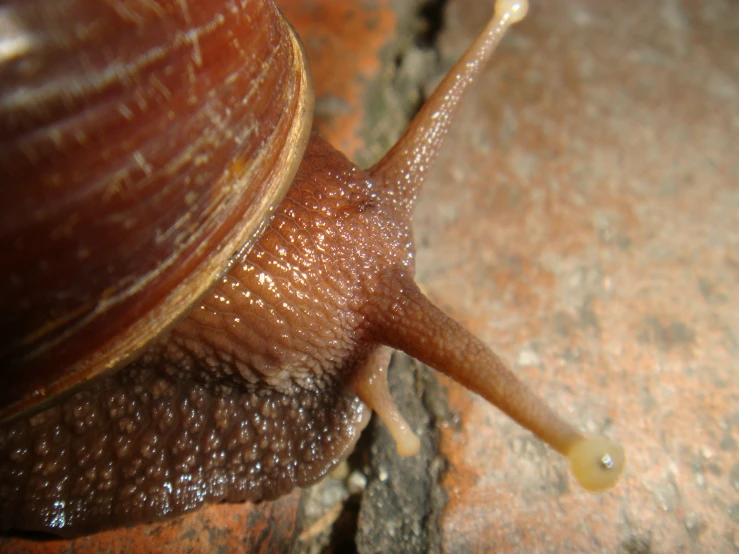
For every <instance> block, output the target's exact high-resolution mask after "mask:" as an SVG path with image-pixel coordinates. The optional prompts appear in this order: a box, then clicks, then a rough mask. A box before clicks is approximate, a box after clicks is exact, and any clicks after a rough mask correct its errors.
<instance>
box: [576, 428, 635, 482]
mask: <svg viewBox="0 0 739 554" xmlns="http://www.w3.org/2000/svg"><path fill="white" fill-rule="evenodd" d="M567 458H568V459H569V460H570V469H571V471H572V474H573V475H574V476H575V479H577V481H578V482H579V483H580V485H581V486H582V487H583V488H584V489H586V490H588V491H590V492H600V491H604V490H607V489H610V488H611V487H613V486H614V485H615V484H616V483H617V482H618V480H619V478H620V477H621V474H622V473H623V471H624V467H625V466H626V453H625V452H624V449H623V447H622V446H621V445H619V444H616V443H615V442H612V441H610V440H608V439H605V438H603V437H590V438H583V439H581V440H579V441H578V442H576V443H575V444H574V445H573V446H572V448H570V450H569V452H568V453H567Z"/></svg>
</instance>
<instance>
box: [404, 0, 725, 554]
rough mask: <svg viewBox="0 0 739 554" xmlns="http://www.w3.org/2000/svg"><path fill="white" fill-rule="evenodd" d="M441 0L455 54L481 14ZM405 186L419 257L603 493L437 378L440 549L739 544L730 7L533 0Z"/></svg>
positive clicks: (450, 304)
mask: <svg viewBox="0 0 739 554" xmlns="http://www.w3.org/2000/svg"><path fill="white" fill-rule="evenodd" d="M484 4H485V3H482V2H477V1H474V0H452V1H451V2H450V4H449V6H448V11H447V18H446V23H447V26H448V27H447V31H446V32H445V34H444V35H443V36H442V39H441V45H442V53H443V55H444V56H445V57H449V58H450V59H454V58H456V57H457V55H458V54H459V52H460V51H461V48H463V47H465V46H466V45H467V44H468V43H469V41H470V39H471V37H472V36H473V35H474V33H475V32H476V31H477V29H479V26H480V22H481V21H482V20H484V18H485V17H486V16H487V14H488V13H489V12H490V8H489V7H486V6H485V5H484ZM532 4H533V5H532V8H531V11H530V13H529V17H528V18H527V19H526V20H525V21H524V22H523V23H522V24H521V25H520V26H518V27H516V28H515V30H514V32H513V34H512V35H511V36H509V37H508V38H507V39H506V41H505V43H504V44H503V47H502V49H501V51H500V52H499V54H498V55H497V56H496V58H495V60H494V61H493V62H492V63H491V64H490V66H489V67H488V69H487V70H486V72H485V75H484V76H483V78H482V81H481V82H480V83H478V86H476V88H475V90H474V91H473V93H472V95H471V98H469V101H468V103H467V105H466V106H465V108H464V113H463V115H462V118H461V121H459V122H458V124H457V125H456V126H455V128H454V132H453V136H452V138H451V142H452V145H451V146H450V147H449V148H447V149H446V150H445V151H444V153H443V155H442V156H441V159H440V160H439V164H438V168H437V169H436V171H435V174H434V177H433V179H432V182H431V183H429V184H428V186H427V187H426V189H425V191H424V192H423V195H422V197H421V199H420V205H419V207H418V214H417V217H416V228H417V233H418V237H417V238H418V242H419V243H420V244H421V245H422V246H421V248H420V252H419V257H418V258H419V262H418V275H419V280H420V281H421V283H422V284H423V285H424V287H425V290H426V291H427V293H428V294H429V295H430V296H431V297H432V298H433V299H434V300H435V301H437V302H438V303H439V304H440V305H442V306H443V307H445V308H446V309H447V310H449V311H450V312H451V313H452V314H454V315H455V316H456V317H458V318H459V319H460V320H461V321H463V322H464V323H465V324H467V325H468V326H469V327H471V328H472V330H473V331H474V332H475V333H476V334H477V335H478V336H480V337H481V338H482V339H483V340H485V341H486V342H488V343H489V344H490V345H491V346H492V347H493V348H494V349H496V350H497V351H498V352H499V353H500V354H501V355H502V356H503V357H504V358H505V359H507V360H508V361H509V362H510V363H511V364H512V365H513V366H514V368H515V369H516V370H517V371H518V372H519V374H520V375H521V376H522V377H523V378H524V379H525V380H526V381H527V382H528V383H529V384H530V385H532V386H533V387H534V388H535V389H536V390H537V391H538V392H539V393H540V394H541V395H542V396H544V397H545V398H546V399H547V400H548V401H549V402H551V403H552V404H553V406H554V407H555V408H556V409H557V410H558V411H559V412H560V413H562V414H563V415H565V416H567V417H568V418H569V419H571V420H572V421H573V422H575V423H576V424H578V425H579V426H580V427H582V428H583V429H584V430H586V431H588V432H597V433H601V432H605V433H606V434H607V435H609V436H611V437H613V438H614V439H616V440H618V441H621V442H622V443H623V444H624V445H625V446H626V448H627V451H628V466H627V470H626V475H625V476H624V479H623V481H622V482H621V483H620V484H619V485H618V487H617V488H616V489H615V490H613V491H611V492H608V493H605V494H602V495H595V496H594V495H590V494H588V493H585V492H583V491H581V490H579V489H578V487H577V485H576V484H575V483H574V482H573V481H572V479H571V478H570V477H569V476H568V475H567V468H566V463H565V461H564V460H562V459H560V458H559V457H558V456H557V455H555V454H554V453H553V452H552V451H550V450H548V449H546V448H544V447H542V446H541V445H540V444H538V443H536V442H535V441H533V440H532V439H531V437H530V435H529V434H528V433H526V432H525V431H523V430H521V429H520V428H518V427H517V426H516V425H515V424H513V423H511V422H510V421H508V420H506V419H505V418H504V417H503V416H501V415H500V414H499V413H497V412H496V411H495V410H494V409H493V408H490V407H489V406H487V405H486V404H485V403H484V402H483V401H482V400H480V399H479V398H476V397H472V395H470V394H468V393H467V392H465V391H463V390H461V389H460V387H458V386H456V385H454V384H449V393H450V397H451V402H452V407H453V408H454V409H456V410H457V411H458V413H459V414H460V417H461V424H460V426H459V427H454V428H448V429H447V430H446V431H445V433H444V438H443V444H442V448H443V452H444V454H445V455H446V457H447V458H448V460H449V462H450V469H449V471H448V473H447V475H446V478H445V480H444V485H445V487H446V488H447V491H448V494H449V504H448V506H447V509H446V513H445V516H444V520H443V532H444V546H445V548H446V550H447V551H448V552H454V553H461V552H501V553H507V552H659V553H674V552H736V551H737V549H739V529H738V528H737V523H738V522H739V515H738V514H739V493H738V489H739V456H738V455H737V447H736V442H737V440H739V408H737V406H738V405H739V404H737V398H738V397H739V378H738V377H737V375H738V374H737V372H738V371H739V368H738V367H737V354H738V353H739V347H738V346H737V345H738V344H739V343H738V342H737V340H738V339H739V315H737V314H739V303H738V302H737V296H736V294H735V293H732V292H731V290H739V289H737V282H738V281H739V263H738V262H739V188H738V186H739V156H737V154H739V146H738V145H739V116H738V115H737V114H739V64H738V63H737V60H738V59H739V58H738V57H737V54H738V53H739V5H737V4H736V3H731V2H721V1H718V0H715V1H706V2H699V1H697V0H695V1H685V2H672V1H667V0H664V1H658V2H639V1H636V0H633V1H621V0H619V1H616V0H612V1H608V2H585V1H580V0H563V1H560V2H537V1H535V0H534V1H533V2H532Z"/></svg>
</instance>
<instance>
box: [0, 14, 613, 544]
mask: <svg viewBox="0 0 739 554" xmlns="http://www.w3.org/2000/svg"><path fill="white" fill-rule="evenodd" d="M527 9H528V5H527V2H525V1H523V0H518V1H516V0H506V1H499V2H498V3H497V4H496V7H495V16H494V17H493V18H492V19H491V21H490V23H489V24H488V25H487V27H486V28H485V29H484V30H483V32H482V33H481V35H480V36H479V37H478V38H477V39H476V40H475V41H474V42H473V44H472V45H471V46H470V48H469V49H468V50H467V52H466V53H465V54H464V55H463V56H462V58H461V59H460V60H459V61H458V62H457V64H456V65H455V66H454V68H452V70H451V71H450V72H449V73H448V74H447V76H446V77H445V78H444V79H443V81H442V82H441V83H440V84H439V86H438V87H437V89H436V91H434V93H433V94H432V96H431V97H430V98H429V99H428V101H427V102H426V103H425V104H424V106H423V107H422V108H421V110H420V111H419V113H418V114H417V115H416V116H415V118H414V119H413V121H412V122H411V124H410V125H409V127H408V129H407V130H406V132H405V133H404V135H403V136H402V137H401V139H400V140H399V141H398V142H397V143H396V144H395V145H394V146H393V147H392V148H391V149H390V151H389V152H388V153H387V154H386V155H385V156H384V157H383V158H382V159H381V160H380V161H379V162H378V163H377V164H375V165H374V166H373V167H372V168H370V169H368V170H367V171H362V170H359V169H358V168H356V166H354V165H353V164H352V163H351V162H350V161H349V160H347V159H346V158H345V157H344V156H343V155H341V154H340V153H339V152H337V151H336V150H334V149H333V148H332V147H331V146H330V145H329V144H327V143H326V142H325V141H324V140H323V139H321V138H320V137H319V136H317V135H315V134H313V135H310V138H308V139H307V145H305V156H304V157H303V158H302V161H301V162H300V165H299V167H298V168H297V171H296V174H295V178H294V181H293V183H292V185H291V186H290V188H289V190H288V191H287V193H286V196H285V197H284V199H283V200H282V202H281V203H280V204H279V205H278V206H277V208H276V211H275V213H274V215H273V216H272V217H271V219H270V220H269V223H268V224H267V225H266V227H265V228H264V230H263V232H262V233H261V235H259V236H258V238H257V239H256V242H255V243H254V244H253V246H251V247H250V248H247V249H244V251H242V252H240V253H239V254H238V255H237V256H236V257H235V258H234V259H233V260H232V263H231V264H230V267H229V268H228V270H227V271H226V272H225V273H224V274H223V275H222V276H221V277H220V278H219V280H218V281H217V282H216V283H215V284H214V285H213V286H212V287H211V288H210V290H209V291H208V292H207V293H206V294H205V296H203V297H202V298H201V299H200V301H199V302H198V304H196V305H195V307H194V309H193V310H192V311H191V312H190V313H189V314H188V315H186V316H185V317H184V318H183V319H181V320H180V321H179V322H177V323H176V324H175V325H174V326H173V327H172V328H171V329H169V330H168V331H167V332H166V333H164V334H163V335H161V336H159V337H157V338H156V339H155V340H154V341H153V342H152V343H151V344H150V345H148V346H147V347H146V348H145V349H144V350H143V352H142V353H141V354H140V355H139V356H138V357H137V358H136V359H134V360H133V361H132V362H131V363H130V364H129V365H127V366H125V367H123V368H122V369H120V370H118V371H116V372H114V373H111V374H110V375H101V376H100V377H99V378H97V379H93V380H91V381H90V382H89V383H86V384H85V385H86V386H84V387H81V388H80V390H79V391H75V393H74V394H72V395H71V396H63V395H62V396H60V397H59V399H58V400H59V401H58V402H57V403H56V404H54V405H51V406H45V407H43V408H42V409H41V411H37V412H34V413H31V414H25V415H24V414H21V415H20V416H18V417H16V418H15V419H11V420H9V421H6V422H4V423H2V424H1V425H0V476H2V482H3V483H5V486H4V487H3V488H2V489H0V526H1V527H2V528H20V529H32V530H41V531H47V532H53V533H57V534H61V535H67V536H73V535H78V534H81V533H87V532H93V531H97V530H99V529H103V528H105V527H109V526H115V525H123V524H134V523H139V522H145V521H153V520H157V519H162V518H166V517H173V516H176V515H179V514H182V513H185V512H188V511H191V510H194V509H196V508H198V507H199V506H202V505H203V504H205V503H209V502H222V501H228V502H239V501H246V500H248V501H255V502H256V501H261V500H268V499H272V498H276V497H277V496H280V495H282V494H286V493H287V492H289V491H290V490H291V489H292V488H293V487H294V486H306V485H309V484H311V483H313V482H315V481H316V480H317V479H319V478H320V477H322V476H323V475H325V474H326V472H328V471H329V470H330V469H331V468H332V467H333V466H334V465H335V464H336V463H338V461H340V460H341V459H342V458H344V457H346V455H347V454H348V452H349V451H350V450H351V448H352V447H353V445H354V443H355V442H356V440H357V437H358V435H359V432H360V431H361V429H362V428H363V427H364V426H365V425H366V422H367V419H368V412H367V410H366V408H365V406H366V407H368V408H370V409H371V410H373V411H375V412H376V413H377V414H378V416H379V417H380V418H381V419H382V421H383V422H384V423H385V425H387V427H388V429H389V430H390V432H391V434H392V436H393V438H394V439H395V441H396V444H397V449H398V453H399V454H400V455H403V456H409V455H413V454H415V453H416V452H417V451H418V449H419V440H418V437H416V436H415V434H414V433H413V431H412V429H411V428H410V426H409V425H408V423H407V422H406V421H405V420H404V418H403V416H402V415H401V413H400V411H399V410H398V408H397V407H396V406H395V403H394V401H393V399H392V397H391V395H390V392H389V390H388V385H387V366H388V362H389V358H390V353H391V348H395V349H398V350H402V351H404V352H406V353H407V354H409V355H411V356H413V357H415V358H416V359H418V360H420V361H421V362H423V363H425V364H427V365H429V366H431V367H433V368H434V369H436V370H437V371H441V372H442V373H444V374H446V375H448V376H449V377H451V378H452V379H454V380H456V381H458V382H459V383H461V384H462V385H464V386H465V387H467V388H468V389H469V390H471V391H473V392H475V393H477V394H479V395H481V396H482V397H483V398H485V399H486V400H487V401H489V402H490V403H491V404H493V405H495V406H497V407H498V408H499V409H501V410H502V411H503V412H505V413H506V414H507V415H509V416H510V417H511V418H513V419H514V420H515V421H517V422H518V423H519V424H521V425H522V426H523V427H525V428H527V429H529V430H531V431H532V432H533V433H534V434H535V435H536V436H538V437H539V438H540V439H541V440H543V441H545V442H546V443H547V444H549V445H550V446H551V447H552V448H554V449H555V450H557V451H558V452H560V453H561V454H562V455H564V456H566V457H568V459H569V461H570V467H571V470H572V473H573V475H574V476H575V477H576V479H577V480H578V481H579V482H580V483H581V485H582V486H583V487H584V488H586V489H588V490H593V491H597V490H604V489H607V488H609V487H611V486H613V484H615V482H616V481H617V480H618V478H619V476H620V474H621V473H622V471H623V467H624V464H625V457H624V453H623V450H622V449H621V447H620V446H618V445H616V444H614V443H612V442H610V441H608V440H606V439H602V438H587V437H585V436H583V435H582V434H581V433H580V432H578V431H577V430H576V429H574V428H573V427H572V426H571V425H570V424H568V423H566V422H565V421H563V420H562V419H560V418H559V417H558V416H557V415H556V414H554V413H553V412H552V411H551V410H550V409H549V408H548V407H547V406H546V405H545V404H544V403H543V401H542V400H540V399H539V398H538V397H536V396H535V395H534V394H533V393H532V392H531V391H530V390H529V389H528V388H527V387H526V386H525V385H523V384H522V383H521V382H520V381H519V380H518V379H517V378H516V377H515V376H514V375H513V373H512V372H511V371H510V370H509V369H508V368H507V367H506V366H505V364H504V363H503V362H502V361H501V360H500V359H499V358H498V357H497V356H496V355H495V354H494V353H493V352H492V351H491V350H490V349H489V348H488V347H487V346H485V345H484V344H483V343H482V342H481V341H480V340H478V339H477V338H475V337H474V336H472V335H471V334H470V333H469V332H468V331H467V330H465V329H464V328H463V327H462V326H461V325H459V324H458V323H456V322H455V321H453V320H452V319H451V318H449V317H448V316H447V315H446V314H444V313H443V312H442V311H441V310H439V309H438V308H437V307H436V306H434V305H433V304H432V303H431V302H430V301H429V300H428V299H427V298H426V297H425V296H424V295H423V294H422V292H421V291H420V290H419V288H418V287H417V285H416V283H415V282H414V261H415V254H414V247H413V238H412V234H411V230H410V227H411V212H412V210H413V206H414V203H415V200H416V196H417V194H418V192H419V190H420V187H421V185H422V184H423V181H424V178H425V177H426V175H427V173H428V171H429V169H430V167H431V165H432V164H433V162H434V160H435V158H436V156H437V153H438V151H439V148H440V147H441V144H442V141H443V139H444V137H445V135H446V133H447V130H448V128H449V126H450V125H451V123H452V120H453V118H454V114H455V113H456V111H457V108H458V106H459V103H460V101H461V99H462V97H463V95H464V93H465V92H466V90H467V89H468V88H469V86H470V85H471V84H472V83H473V82H474V80H475V78H476V76H477V75H478V74H479V72H480V71H481V69H482V67H483V65H484V63H485V62H486V60H487V59H488V58H489V57H490V55H491V54H492V52H493V51H494V49H495V47H496V46H497V44H498V43H499V41H500V40H501V38H502V36H503V34H504V32H505V31H506V30H507V28H508V27H509V26H510V25H512V24H513V23H516V22H517V21H520V20H521V19H522V18H523V17H524V15H525V14H526V11H527ZM357 396H358V397H359V398H357ZM360 399H361V402H360Z"/></svg>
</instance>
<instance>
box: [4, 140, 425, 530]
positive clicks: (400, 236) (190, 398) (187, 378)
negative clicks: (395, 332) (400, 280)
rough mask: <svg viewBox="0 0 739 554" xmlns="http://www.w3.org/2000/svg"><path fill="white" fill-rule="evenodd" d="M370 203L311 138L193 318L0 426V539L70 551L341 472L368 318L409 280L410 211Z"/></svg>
mask: <svg viewBox="0 0 739 554" xmlns="http://www.w3.org/2000/svg"><path fill="white" fill-rule="evenodd" d="M374 189H375V185H373V183H372V182H371V181H370V180H369V178H368V176H367V175H366V174H364V173H363V172H361V171H360V170H358V169H356V168H355V167H354V166H353V165H352V164H351V163H350V162H348V161H347V160H346V158H344V157H343V156H342V155H341V154H339V153H338V152H336V151H335V150H333V149H332V148H331V147H330V146H329V145H328V144H326V143H325V142H324V141H322V140H321V139H319V138H318V137H315V136H314V137H313V138H312V139H311V142H310V144H309V146H308V152H307V155H306V156H305V158H304V160H303V162H302V164H301V166H300V169H299V171H298V175H297V177H296V180H295V183H294V185H293V186H292V187H291V189H290V191H289V193H288V196H287V197H286V198H285V200H284V201H283V202H282V203H281V205H280V206H279V208H278V211H277V213H276V214H275V216H274V218H273V219H272V221H271V223H270V225H269V226H268V227H267V229H266V230H265V232H264V234H263V235H262V236H261V238H260V240H259V241H258V242H257V244H256V245H255V247H254V248H253V249H252V250H251V251H250V252H249V253H248V254H247V255H246V256H245V257H244V258H243V259H242V260H240V261H239V263H237V264H235V265H234V266H233V268H232V269H231V271H230V272H229V273H228V274H227V275H226V276H225V277H224V278H223V279H222V281H221V282H220V283H219V284H218V285H217V286H216V287H215V288H214V289H213V291H212V292H211V293H209V294H208V296H207V297H206V298H204V299H203V301H202V304H201V306H200V308H198V309H196V310H195V311H194V312H193V313H192V314H191V315H190V316H189V317H188V318H187V319H185V320H183V321H182V322H180V324H179V325H178V326H177V327H175V328H174V329H173V330H172V331H171V332H170V333H169V334H168V335H167V336H165V337H164V338H163V339H162V340H161V341H159V342H158V343H157V344H155V345H154V346H153V347H152V348H150V349H149V351H147V352H146V353H145V355H144V356H143V357H142V358H140V359H139V360H138V361H137V362H135V363H134V364H132V365H131V366H129V367H127V368H125V369H124V370H122V371H120V372H118V373H116V374H114V375H110V376H107V377H105V378H103V379H101V380H98V381H96V382H94V383H92V384H91V386H88V387H87V389H85V390H81V391H79V392H77V393H76V394H75V395H74V396H71V397H69V398H67V399H66V400H65V401H64V402H63V403H61V404H58V405H56V406H54V407H52V408H48V409H46V410H45V411H42V412H40V413H37V414H35V415H32V416H24V417H23V419H22V420H16V421H12V422H9V423H6V424H4V425H3V426H2V427H0V522H1V524H2V526H3V527H4V528H9V527H10V528H17V529H27V530H29V529H30V530H39V531H48V532H53V533H55V534H60V535H66V536H72V535H76V534H80V533H86V532H90V531H93V530H99V529H102V528H105V527H110V526H116V525H121V524H133V523H138V522H145V521H152V520H158V519H162V518H165V517H172V516H176V515H179V514H182V513H184V512H187V511H190V510H193V509H195V508H197V507H199V506H201V505H202V504H204V503H207V502H219V501H231V502H233V501H244V500H250V501H259V500H263V499H270V498H275V497H277V496H279V495H281V494H284V493H286V492H288V491H289V490H290V489H292V488H293V487H294V486H304V485H307V484H310V483H312V482H314V481H315V480H317V479H318V478H319V477H321V476H322V475H324V474H325V473H326V472H327V471H328V470H329V469H330V468H331V467H332V466H333V465H335V464H336V463H337V461H338V460H340V459H341V458H343V457H344V456H345V455H346V454H347V451H348V450H349V449H350V448H351V447H352V446H353V444H354V442H355V441H356V439H357V436H358V433H359V432H360V431H361V429H362V427H363V426H364V425H365V423H366V420H367V410H366V408H365V406H364V405H363V404H362V403H361V402H360V400H359V399H358V398H357V397H356V395H355V393H354V392H353V387H352V380H353V379H355V378H356V377H357V375H358V373H359V372H360V371H361V368H362V364H363V362H364V360H365V359H366V358H367V356H368V355H369V353H370V352H371V351H372V349H373V348H374V346H372V337H371V335H370V332H371V331H370V325H369V324H368V320H367V316H366V314H367V313H374V312H375V310H380V311H382V308H381V304H383V303H385V302H386V303H388V305H390V304H392V302H393V298H392V297H387V296H386V295H384V294H383V291H384V290H388V289H387V287H385V285H384V284H383V283H386V281H387V280H388V279H391V280H392V279H394V278H393V275H396V274H403V273H406V272H410V271H412V259H413V258H412V253H411V237H410V231H409V226H408V221H407V219H408V215H407V212H404V211H402V210H399V209H397V207H396V205H395V203H394V202H393V201H392V199H391V198H390V199H388V198H382V197H380V196H378V195H377V194H376V193H375V191H374ZM403 213H405V215H403ZM368 299H371V307H369V306H368V304H369V301H368Z"/></svg>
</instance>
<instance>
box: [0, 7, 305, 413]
mask: <svg viewBox="0 0 739 554" xmlns="http://www.w3.org/2000/svg"><path fill="white" fill-rule="evenodd" d="M3 10H4V24H3V26H2V28H1V29H0V34H2V35H3V36H2V37H0V38H2V39H3V40H2V41H3V43H4V44H8V45H10V48H9V50H8V51H7V52H4V56H3V59H2V60H0V76H1V78H0V180H1V181H2V182H3V186H2V187H1V188H0V205H1V206H2V218H0V248H1V249H2V251H3V253H4V255H3V256H2V258H1V261H0V275H2V277H1V278H2V280H3V283H2V286H0V332H1V333H2V337H3V339H2V343H1V344H0V362H1V363H2V377H1V379H2V387H1V390H2V392H0V417H2V418H3V419H6V418H8V417H11V416H12V415H13V414H14V413H17V412H18V411H20V410H22V409H24V408H27V407H29V406H33V405H36V404H39V403H41V402H43V401H44V400H46V399H48V398H50V397H52V396H54V395H55V394H57V393H59V392H61V391H64V390H67V389H70V388H71V387H72V386H73V385H74V384H75V383H77V382H79V381H81V380H86V379H89V378H91V377H93V376H94V375H96V374H98V373H100V372H102V371H105V370H106V369H109V368H111V367H115V366H118V365H120V364H121V363H123V362H125V361H127V360H129V359H130V358H131V357H132V355H133V354H135V353H136V352H137V351H139V350H140V349H141V348H142V347H143V346H145V345H146V343H147V342H148V341H149V340H150V339H151V338H152V337H154V336H156V335H157V334H158V333H160V332H161V331H162V330H163V329H166V328H167V327H168V326H169V325H170V324H171V323H173V322H174V321H175V320H177V318H178V317H180V316H181V315H182V314H184V313H185V312H186V311H187V310H188V309H189V308H190V307H191V306H192V304H193V303H194V302H196V301H197V300H198V299H199V298H200V296H201V295H202V294H203V293H204V292H205V291H206V290H207V289H208V288H209V286H210V285H211V283H212V282H213V281H214V279H215V278H216V277H217V276H218V275H220V274H222V273H223V272H224V271H225V270H226V269H227V268H228V263H229V260H230V259H231V258H232V256H233V255H234V253H236V252H238V251H241V250H243V249H244V248H248V247H249V246H250V244H251V243H252V242H253V239H254V237H256V236H258V233H259V230H260V226H263V225H264V223H265V221H266V220H268V218H269V215H270V214H271V212H272V210H273V209H274V207H275V206H276V204H277V203H278V202H279V200H280V199H281V198H282V197H283V196H284V194H285V192H286V190H287V187H288V186H289V184H290V182H291V181H292V178H293V176H294V174H295V171H296V169H297V162H298V161H299V160H300V159H301V157H302V152H303V149H304V147H305V142H306V141H307V136H308V133H309V130H310V125H311V119H312V109H313V96H312V95H313V92H312V88H311V82H310V75H309V74H308V73H307V69H306V67H307V64H306V63H305V60H304V57H303V52H302V48H301V46H300V45H299V43H298V41H297V39H296V38H295V35H294V33H293V32H292V30H291V29H290V27H289V25H288V24H287V23H286V22H285V21H284V19H282V18H281V17H280V16H279V14H278V12H277V10H276V8H275V7H274V5H273V4H272V3H271V2H266V1H263V0H249V1H248V2H241V3H238V4H228V3H225V2H205V1H190V2H178V1H176V0H167V1H161V2H157V3H142V2H134V1H121V2H115V3H101V2H96V1H93V0H76V1H71V2H66V3H57V2H49V1H41V0H38V1H28V0H18V1H15V2H9V3H6V4H5V5H4V8H3Z"/></svg>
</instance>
